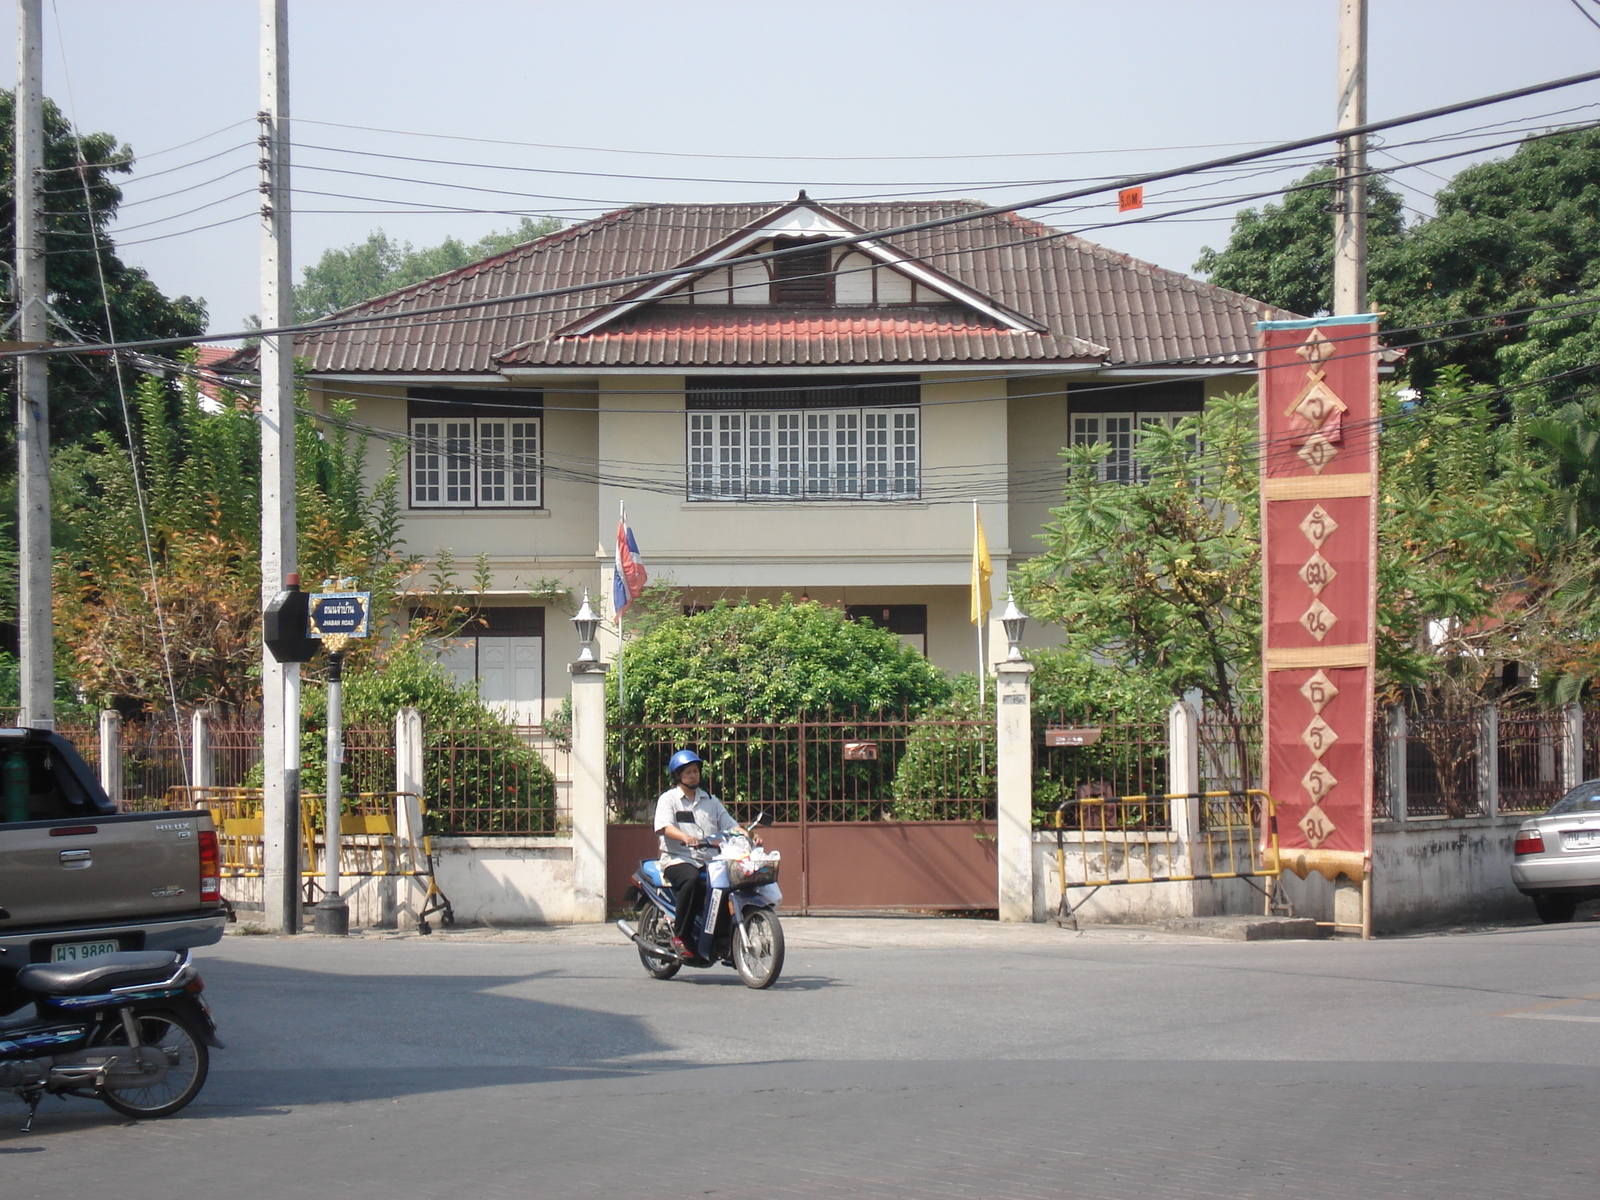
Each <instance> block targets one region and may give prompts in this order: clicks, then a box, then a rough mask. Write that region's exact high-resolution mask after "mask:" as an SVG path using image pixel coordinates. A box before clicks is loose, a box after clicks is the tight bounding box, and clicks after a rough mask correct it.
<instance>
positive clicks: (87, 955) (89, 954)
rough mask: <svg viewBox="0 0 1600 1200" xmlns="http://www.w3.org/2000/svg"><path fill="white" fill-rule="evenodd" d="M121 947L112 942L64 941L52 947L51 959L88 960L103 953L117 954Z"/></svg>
mask: <svg viewBox="0 0 1600 1200" xmlns="http://www.w3.org/2000/svg"><path fill="white" fill-rule="evenodd" d="M118 949H119V947H118V946H117V943H116V942H115V941H110V942H62V943H60V944H59V945H57V946H53V947H51V950H50V961H51V962H58V963H73V962H87V961H88V960H89V959H91V958H99V957H100V956H101V955H102V954H115V953H116V952H117V950H118Z"/></svg>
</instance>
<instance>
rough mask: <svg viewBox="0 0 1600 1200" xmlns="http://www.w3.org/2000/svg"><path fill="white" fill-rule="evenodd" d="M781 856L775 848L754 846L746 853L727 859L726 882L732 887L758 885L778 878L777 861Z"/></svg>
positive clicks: (772, 881)
mask: <svg viewBox="0 0 1600 1200" xmlns="http://www.w3.org/2000/svg"><path fill="white" fill-rule="evenodd" d="M782 857H783V856H782V855H781V854H779V853H778V851H776V850H765V849H763V848H762V847H760V846H756V847H754V848H753V849H751V851H750V852H749V853H748V854H744V855H741V856H739V857H738V858H734V859H730V860H729V861H728V882H729V883H730V884H731V885H732V886H734V887H760V886H761V885H763V884H768V883H774V882H776V881H777V878H778V863H779V861H780V860H781V858H782Z"/></svg>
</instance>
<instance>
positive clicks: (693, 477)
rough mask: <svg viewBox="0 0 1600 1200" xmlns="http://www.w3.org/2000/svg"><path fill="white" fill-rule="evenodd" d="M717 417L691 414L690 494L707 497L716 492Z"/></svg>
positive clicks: (698, 497)
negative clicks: (715, 447) (714, 446)
mask: <svg viewBox="0 0 1600 1200" xmlns="http://www.w3.org/2000/svg"><path fill="white" fill-rule="evenodd" d="M715 428H716V417H715V416H714V415H713V414H711V413H690V414H689V496H690V498H691V499H705V498H709V497H711V496H714V495H715V494H716V491H715V488H714V486H713V485H714V481H715V479H716V455H715V452H714V450H713V444H714V440H715Z"/></svg>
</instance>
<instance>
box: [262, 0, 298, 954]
mask: <svg viewBox="0 0 1600 1200" xmlns="http://www.w3.org/2000/svg"><path fill="white" fill-rule="evenodd" d="M288 10H289V3H288V0H261V112H260V113H259V114H258V116H259V119H260V122H261V137H260V142H261V323H262V325H263V327H265V328H268V329H271V328H275V327H280V326H284V325H287V324H289V323H290V321H291V319H292V304H291V300H292V295H293V292H292V289H293V281H292V279H291V276H290V261H289V11H288ZM260 354H261V606H262V608H263V610H264V609H265V608H266V606H267V604H268V602H270V601H271V600H272V598H273V596H275V595H276V594H277V593H278V591H279V590H280V589H281V588H283V587H284V586H285V583H286V577H287V576H289V575H291V574H294V573H295V571H296V560H297V558H298V551H297V548H296V544H295V499H294V338H293V337H292V336H290V335H286V334H279V335H275V336H272V337H264V338H262V339H261V351H260ZM261 710H262V711H261V754H262V763H263V765H264V767H265V770H264V771H263V775H262V781H263V783H264V785H265V789H264V790H265V797H264V803H263V807H264V809H265V812H264V814H263V815H264V817H265V826H266V829H265V833H266V847H265V849H266V863H265V874H266V880H265V883H266V888H265V895H264V897H263V899H264V901H265V904H266V914H265V916H266V923H267V926H268V928H271V929H277V930H280V931H282V932H284V933H296V932H298V931H299V928H300V853H299V849H300V665H299V664H298V663H280V662H279V661H278V660H277V659H276V658H275V657H274V656H273V654H272V652H271V651H270V650H268V649H266V647H265V646H263V647H262V650H261Z"/></svg>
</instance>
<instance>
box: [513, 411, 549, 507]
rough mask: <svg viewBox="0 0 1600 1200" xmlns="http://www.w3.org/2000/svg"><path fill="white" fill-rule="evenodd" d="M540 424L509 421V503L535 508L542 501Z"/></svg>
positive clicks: (536, 422)
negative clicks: (540, 484) (540, 485)
mask: <svg viewBox="0 0 1600 1200" xmlns="http://www.w3.org/2000/svg"><path fill="white" fill-rule="evenodd" d="M540 433H541V429H540V425H539V422H538V421H512V422H511V447H510V449H511V461H510V464H509V469H510V475H511V503H512V504H517V505H527V506H528V507H532V508H537V507H538V506H539V505H540V504H542V503H543V499H542V497H541V495H540V489H539V461H540V456H541V453H542V447H541V446H540Z"/></svg>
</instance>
